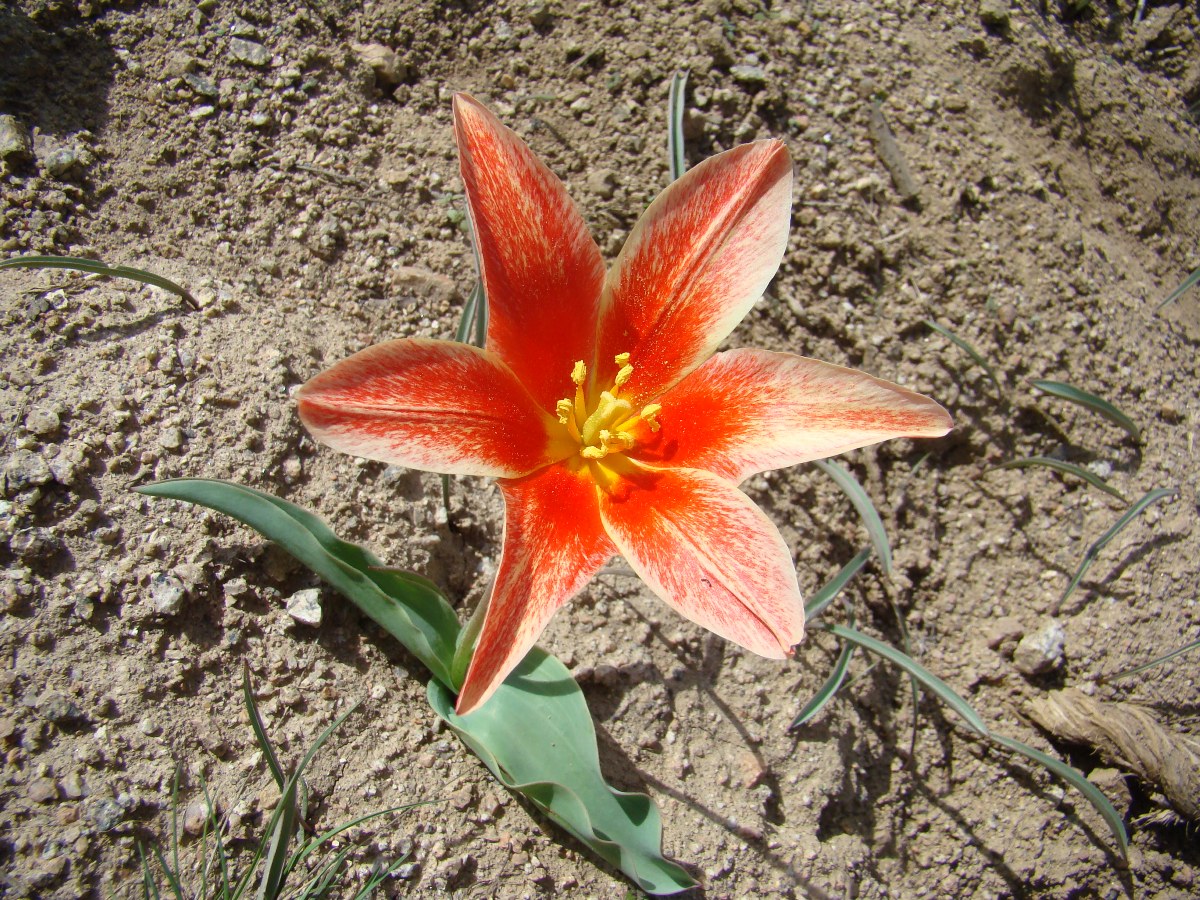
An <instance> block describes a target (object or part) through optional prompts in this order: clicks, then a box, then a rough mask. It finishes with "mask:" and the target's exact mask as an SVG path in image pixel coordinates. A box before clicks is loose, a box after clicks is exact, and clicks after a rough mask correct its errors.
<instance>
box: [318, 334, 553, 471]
mask: <svg viewBox="0 0 1200 900" xmlns="http://www.w3.org/2000/svg"><path fill="white" fill-rule="evenodd" d="M296 396H297V400H298V402H299V408H300V418H301V420H302V421H303V422H304V425H305V426H306V427H307V428H308V430H309V431H311V432H312V434H313V437H315V438H317V440H319V441H321V442H323V443H325V444H328V445H329V446H331V447H333V448H334V449H335V450H341V451H342V452H343V453H351V454H354V455H355V456H365V457H367V458H368V459H378V460H382V461H383V462H387V463H394V464H396V465H401V466H408V467H409V468H413V469H424V470H426V471H429V472H442V473H445V474H451V475H493V476H499V477H509V478H511V477H517V476H520V475H525V474H528V473H529V472H532V471H534V470H535V469H538V468H540V467H541V466H544V465H546V464H547V463H549V462H550V459H551V455H550V438H549V436H548V435H549V432H548V429H552V428H555V427H557V424H558V423H557V422H556V421H555V420H552V419H551V418H550V416H548V415H547V414H546V413H543V412H542V411H541V410H540V409H538V407H537V405H536V404H535V403H534V401H533V398H531V397H530V396H529V394H528V393H527V392H526V391H525V389H524V388H523V387H522V386H521V384H520V383H519V382H518V381H517V379H516V376H514V375H513V373H512V372H511V371H510V370H509V368H508V367H507V366H505V365H504V363H502V362H501V361H500V360H499V359H497V358H496V356H495V355H494V354H492V353H488V352H487V351H484V350H480V349H479V348H478V347H472V346H470V345H468V344H459V343H455V342H453V341H433V340H422V339H413V340H400V341H388V342H387V343H383V344H376V345H375V346H373V347H368V348H367V349H366V350H363V351H361V352H359V353H355V354H354V355H353V356H351V357H349V358H347V359H344V360H342V361H341V362H339V363H338V364H336V365H335V366H333V367H332V368H331V369H328V370H326V371H324V372H322V373H321V374H320V375H317V376H316V377H315V378H313V379H312V380H311V381H309V382H308V383H307V384H305V385H304V386H303V387H302V388H300V390H299V392H298V393H297V395H296Z"/></svg>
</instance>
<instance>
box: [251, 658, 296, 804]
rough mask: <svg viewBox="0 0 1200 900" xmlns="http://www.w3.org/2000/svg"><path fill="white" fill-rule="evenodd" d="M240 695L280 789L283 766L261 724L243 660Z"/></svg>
mask: <svg viewBox="0 0 1200 900" xmlns="http://www.w3.org/2000/svg"><path fill="white" fill-rule="evenodd" d="M242 697H243V699H244V700H245V702H246V712H247V713H248V714H249V716H250V728H251V729H252V730H253V731H254V739H255V740H256V741H258V748H259V749H260V750H262V753H263V758H264V759H265V760H266V761H267V767H268V768H269V769H270V770H271V777H272V778H274V779H275V784H277V785H278V786H279V789H280V790H281V791H282V790H283V785H284V782H285V781H286V780H287V779H286V778H285V777H284V774H283V766H281V765H279V757H277V756H276V755H275V748H274V747H272V746H271V741H270V739H269V738H268V737H267V729H266V726H264V725H263V720H262V716H260V715H259V714H258V704H257V703H256V702H255V701H254V688H253V687H252V686H251V684H250V664H249V663H247V662H245V661H243V662H242Z"/></svg>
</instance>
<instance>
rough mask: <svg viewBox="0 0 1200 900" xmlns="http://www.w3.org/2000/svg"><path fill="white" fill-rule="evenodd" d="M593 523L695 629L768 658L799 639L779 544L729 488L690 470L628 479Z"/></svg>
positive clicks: (796, 605)
mask: <svg viewBox="0 0 1200 900" xmlns="http://www.w3.org/2000/svg"><path fill="white" fill-rule="evenodd" d="M631 469H632V467H631ZM600 517H601V519H603V521H604V526H605V528H607V529H608V533H609V534H610V535H611V536H612V539H613V541H614V543H616V545H617V549H618V550H619V551H620V552H621V555H622V556H624V557H625V559H626V560H627V561H628V563H629V565H630V566H632V567H633V570H634V571H635V572H637V574H638V575H640V576H641V577H642V580H643V581H645V582H646V584H648V585H649V586H650V589H651V590H653V591H654V593H656V594H658V596H659V597H661V598H662V599H663V600H665V601H666V602H667V603H668V604H669V605H670V606H672V607H673V608H674V609H676V610H678V611H679V612H680V613H681V614H682V615H684V616H686V617H687V618H689V619H691V620H692V621H693V622H696V623H697V624H699V625H703V626H704V627H705V628H707V629H709V630H710V631H715V632H716V633H717V634H719V635H721V636H722V637H724V638H728V639H729V640H731V641H733V642H734V643H736V644H740V645H741V646H743V647H745V648H746V649H747V650H752V651H753V652H755V653H758V654H760V655H762V656H766V657H770V658H772V659H782V658H783V657H785V656H786V655H788V653H789V650H790V648H791V647H792V646H793V645H794V644H797V643H799V642H800V641H801V640H802V639H803V637H804V604H803V602H802V601H801V598H800V588H799V586H798V585H797V583H796V569H795V566H794V565H793V563H792V556H791V554H790V553H789V552H788V548H787V545H786V544H784V542H783V538H782V537H781V536H780V534H779V531H778V529H776V527H775V526H774V525H772V524H771V522H770V520H769V519H768V518H767V517H766V516H765V515H763V512H762V510H760V509H759V508H758V507H757V506H755V505H754V503H752V502H751V501H750V498H749V497H747V496H746V495H745V494H743V493H742V492H741V491H739V490H738V489H737V488H735V487H734V486H733V485H732V484H730V483H729V482H727V481H724V480H723V479H721V478H718V477H717V476H716V475H713V474H711V473H709V472H702V471H700V470H697V469H642V470H632V471H628V472H626V473H624V474H623V475H622V477H621V480H620V482H619V484H618V485H617V488H616V490H614V491H613V493H612V494H605V493H601V494H600Z"/></svg>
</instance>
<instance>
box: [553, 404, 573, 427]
mask: <svg viewBox="0 0 1200 900" xmlns="http://www.w3.org/2000/svg"><path fill="white" fill-rule="evenodd" d="M554 411H555V412H556V413H558V421H559V422H561V423H562V424H563V425H566V424H567V422H569V421H570V420H571V416H573V415H575V404H574V403H572V402H571V401H570V400H559V401H558V406H556V407H555V409H554Z"/></svg>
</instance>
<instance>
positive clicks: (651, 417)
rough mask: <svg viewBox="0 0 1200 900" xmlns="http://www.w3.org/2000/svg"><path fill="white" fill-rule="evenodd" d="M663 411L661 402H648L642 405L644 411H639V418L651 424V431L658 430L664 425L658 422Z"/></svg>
mask: <svg viewBox="0 0 1200 900" xmlns="http://www.w3.org/2000/svg"><path fill="white" fill-rule="evenodd" d="M660 412H662V404H661V403H648V404H646V405H645V406H643V407H642V411H641V412H640V413H638V418H640V419H641V420H642V421H643V422H645V423H646V424H647V425H649V426H650V430H651V431H658V429H660V428H661V427H662V426H661V425H659V424H658V414H659V413H660Z"/></svg>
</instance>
